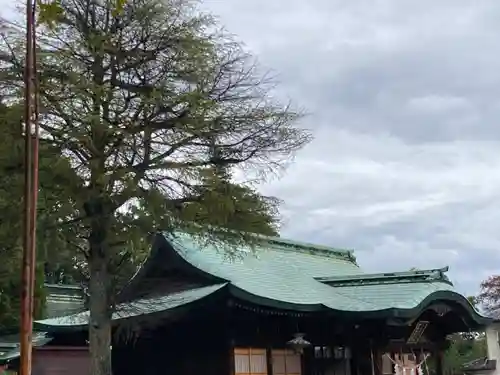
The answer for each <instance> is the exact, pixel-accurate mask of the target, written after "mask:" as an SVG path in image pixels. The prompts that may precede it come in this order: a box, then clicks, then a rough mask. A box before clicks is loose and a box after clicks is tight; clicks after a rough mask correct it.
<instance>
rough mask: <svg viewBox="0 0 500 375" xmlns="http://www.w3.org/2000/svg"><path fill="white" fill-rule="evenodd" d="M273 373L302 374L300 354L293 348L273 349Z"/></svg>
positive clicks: (284, 374) (279, 374)
mask: <svg viewBox="0 0 500 375" xmlns="http://www.w3.org/2000/svg"><path fill="white" fill-rule="evenodd" d="M271 356H272V360H273V375H302V362H301V357H300V354H298V353H295V352H294V351H292V350H272V351H271Z"/></svg>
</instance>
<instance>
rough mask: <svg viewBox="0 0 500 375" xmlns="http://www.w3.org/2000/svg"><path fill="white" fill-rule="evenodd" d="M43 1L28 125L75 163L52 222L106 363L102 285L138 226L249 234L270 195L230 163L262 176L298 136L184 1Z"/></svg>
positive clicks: (235, 239)
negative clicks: (70, 256) (83, 279)
mask: <svg viewBox="0 0 500 375" xmlns="http://www.w3.org/2000/svg"><path fill="white" fill-rule="evenodd" d="M49 2H50V1H49ZM117 4H118V8H119V9H118V10H119V11H117ZM56 8H57V9H56ZM41 11H42V12H43V11H47V9H45V10H44V9H42V10H41ZM48 11H49V13H50V14H53V15H55V18H57V21H58V22H55V23H51V24H50V25H48V27H45V28H44V30H41V32H40V35H41V37H40V39H39V51H38V63H39V66H38V72H39V84H40V100H41V109H42V110H41V117H40V126H41V128H42V131H43V136H44V138H45V139H46V140H47V142H50V143H51V145H53V146H55V147H56V148H57V149H59V150H60V153H61V154H64V155H66V156H67V157H69V158H70V160H71V167H72V169H73V171H74V172H75V174H76V175H77V177H75V178H74V179H73V181H72V183H71V184H70V185H68V188H67V189H66V190H65V194H68V196H69V197H71V205H72V208H73V212H72V214H71V215H68V217H69V218H70V223H71V225H68V224H67V225H65V227H64V228H65V231H69V232H71V233H74V234H75V241H74V242H75V243H74V244H73V245H74V246H75V248H78V249H79V250H80V253H82V254H84V256H85V259H84V262H83V263H82V264H83V266H82V268H84V270H85V272H86V273H87V276H88V277H89V292H90V300H89V307H90V317H91V320H92V324H91V325H90V326H89V339H90V353H91V357H92V360H91V367H92V368H91V372H92V374H95V375H108V374H111V360H110V358H111V357H110V351H109V342H110V327H111V314H112V310H113V306H114V296H115V295H116V293H117V292H118V291H119V290H120V288H121V286H122V285H123V282H124V281H125V280H127V279H128V277H130V275H131V273H133V271H134V270H135V267H136V265H137V262H138V261H140V259H142V258H143V257H144V254H145V250H144V249H147V248H148V246H147V238H146V236H145V234H146V233H150V232H151V231H155V230H162V231H169V232H176V231H183V232H187V233H190V234H192V235H193V236H196V237H198V238H200V239H202V240H203V241H210V242H212V243H214V244H216V245H218V246H220V247H221V249H222V250H224V251H231V249H232V248H234V246H232V245H234V244H236V243H241V242H245V243H252V241H253V240H255V236H252V235H249V232H250V233H251V232H254V233H255V232H257V233H264V234H276V233H277V229H278V214H277V209H278V207H277V205H278V203H279V202H278V201H277V200H276V199H273V198H268V197H264V196H262V195H261V194H259V193H258V191H257V190H255V189H253V188H251V187H249V186H247V185H243V184H240V183H236V182H234V179H233V178H232V177H233V176H232V174H233V173H234V171H235V169H239V170H245V171H249V172H251V173H250V174H251V175H253V176H259V178H260V179H261V180H263V179H264V178H265V176H266V175H268V174H269V173H273V172H277V171H279V170H280V169H281V168H283V167H284V166H285V165H286V163H287V162H288V161H289V160H290V159H291V158H292V157H293V155H294V154H295V152H296V151H298V150H299V149H300V148H301V147H302V146H304V145H305V144H306V143H307V142H308V141H309V139H310V136H309V134H308V133H307V132H306V131H304V130H303V129H300V128H298V127H296V126H294V122H295V120H296V119H297V118H298V114H297V113H296V112H294V111H292V110H291V109H290V106H288V105H286V104H283V103H281V102H279V101H277V100H276V99H275V95H273V91H272V90H273V88H274V82H272V81H271V80H270V79H269V78H268V77H267V76H266V75H265V74H262V72H261V71H260V70H259V68H258V67H256V65H255V64H254V61H253V59H252V58H251V56H249V55H248V54H247V53H246V52H245V51H244V50H243V49H242V47H241V46H240V45H239V44H238V43H237V42H235V41H234V40H233V39H231V38H230V37H228V36H227V35H225V34H224V33H222V32H221V31H220V28H219V27H218V25H217V24H215V23H214V22H213V19H212V18H211V17H210V16H208V15H205V14H202V13H201V12H200V11H199V10H198V9H197V8H196V3H195V2H193V1H189V0H181V1H179V0H165V1H159V0H134V1H131V2H126V1H121V2H119V3H116V2H114V1H104V2H103V1H93V0H90V1H88V0H71V1H69V0H58V2H57V6H54V7H52V8H49V9H48ZM50 14H49V15H48V16H47V17H46V18H47V19H43V20H42V21H44V22H45V24H47V21H48V20H49V21H50V20H51V19H53V18H54V17H52V16H51V15H50ZM42 18H43V17H42ZM48 23H50V22H48ZM6 35H7V37H6V39H5V40H6V42H5V45H4V48H3V50H2V54H1V55H0V57H1V58H2V60H3V62H4V66H3V68H2V71H0V77H2V78H0V85H1V86H0V87H1V88H2V90H3V91H4V92H5V93H6V94H8V95H11V96H12V97H13V98H14V99H15V98H16V95H18V94H19V87H22V81H21V79H22V71H23V69H22V64H20V63H19V61H23V55H22V43H19V42H18V41H20V40H22V38H23V30H22V29H16V28H15V27H14V28H12V29H11V30H10V32H9V33H6ZM17 97H18V98H19V96H17ZM215 141H216V142H215ZM214 143H216V150H217V152H216V153H215V152H214Z"/></svg>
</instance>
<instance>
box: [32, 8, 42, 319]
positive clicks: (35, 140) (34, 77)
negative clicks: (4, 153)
mask: <svg viewBox="0 0 500 375" xmlns="http://www.w3.org/2000/svg"><path fill="white" fill-rule="evenodd" d="M35 16H36V2H34V3H33V10H32V18H31V20H32V35H31V36H32V38H31V42H32V52H31V53H32V55H31V61H32V64H31V67H32V75H31V82H32V86H31V87H32V90H33V92H32V95H31V100H32V102H31V104H32V107H31V121H32V124H33V127H34V129H33V138H32V146H33V154H32V158H33V166H32V171H31V172H32V177H31V184H32V191H31V194H32V195H31V197H32V198H31V238H32V241H31V251H30V264H31V279H30V288H31V290H30V293H31V295H30V302H31V307H30V311H31V316H32V317H33V316H34V313H35V295H34V294H35V282H36V224H37V207H38V204H37V203H38V154H39V152H38V148H39V143H40V139H39V136H40V129H39V124H38V80H37V78H38V77H37V75H38V72H37V59H36V23H35V20H36V19H35Z"/></svg>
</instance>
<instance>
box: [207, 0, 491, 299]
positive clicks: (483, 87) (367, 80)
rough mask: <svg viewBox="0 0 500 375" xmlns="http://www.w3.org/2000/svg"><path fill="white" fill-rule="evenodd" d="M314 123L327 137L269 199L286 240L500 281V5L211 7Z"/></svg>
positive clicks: (324, 1) (262, 1) (397, 1)
mask: <svg viewBox="0 0 500 375" xmlns="http://www.w3.org/2000/svg"><path fill="white" fill-rule="evenodd" d="M205 6H206V7H208V8H209V9H211V10H212V11H213V12H215V13H216V14H218V15H219V16H220V20H221V22H222V23H223V24H224V25H225V26H226V27H227V29H228V30H229V31H231V32H233V33H235V34H237V35H238V37H239V38H240V39H241V40H243V41H244V42H245V43H246V45H247V47H248V48H249V49H251V50H252V51H253V52H254V53H255V54H256V55H257V56H258V57H259V59H260V61H261V62H262V63H263V64H265V65H266V66H268V67H272V68H273V69H275V70H276V71H277V72H279V73H280V76H281V82H282V89H283V90H284V91H285V92H287V93H288V94H289V95H290V96H291V97H292V98H293V99H294V100H295V101H297V102H299V103H300V104H302V105H303V106H305V107H307V109H308V110H309V111H310V112H311V113H312V114H311V115H310V116H309V117H308V118H307V119H305V120H304V122H303V124H302V125H303V126H306V127H308V128H310V129H312V130H313V133H314V135H315V140H314V141H313V142H312V143H311V144H310V145H309V146H308V147H307V148H306V149H304V150H303V151H302V152H300V154H299V155H298V156H297V158H296V162H295V164H294V165H293V166H292V167H291V168H290V169H289V170H288V173H287V174H286V176H285V177H284V178H283V179H281V180H280V181H278V182H275V183H273V184H272V185H271V186H268V187H266V188H265V191H266V192H267V193H271V194H274V195H276V196H278V197H280V198H282V199H284V200H285V202H286V204H285V206H284V207H283V209H282V213H283V215H284V217H285V227H284V230H283V235H284V236H287V237H290V238H295V239H300V240H305V241H310V242H317V243H322V244H325V245H331V246H336V247H345V248H353V249H355V251H356V255H357V257H358V260H359V262H360V264H361V265H362V266H363V267H364V268H366V269H367V270H369V271H374V272H376V271H394V270H406V269H409V268H411V267H418V268H432V267H442V266H445V265H449V266H450V276H451V278H452V280H453V281H454V282H455V285H456V286H457V287H458V289H459V290H460V291H461V292H463V293H466V294H469V293H475V292H476V291H477V290H478V286H479V283H480V281H481V280H482V279H484V278H485V277H487V276H488V275H491V274H494V273H500V124H499V122H500V24H499V23H498V19H500V2H499V1H498V0H482V1H470V0H440V1H432V0H418V1H417V0H354V1H353V0H308V1H304V0H286V1H285V0H251V1H249V0H206V1H205Z"/></svg>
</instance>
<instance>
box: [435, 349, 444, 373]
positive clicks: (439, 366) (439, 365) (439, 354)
mask: <svg viewBox="0 0 500 375" xmlns="http://www.w3.org/2000/svg"><path fill="white" fill-rule="evenodd" d="M433 354H434V362H435V364H436V375H444V370H443V349H441V348H439V349H436V350H435V351H434V353H433Z"/></svg>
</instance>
